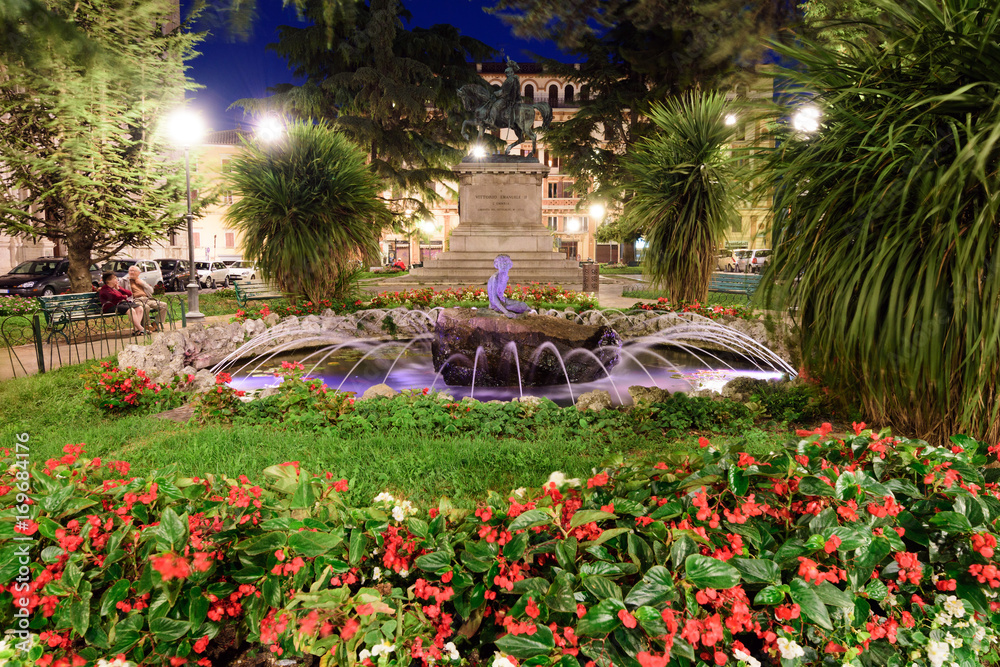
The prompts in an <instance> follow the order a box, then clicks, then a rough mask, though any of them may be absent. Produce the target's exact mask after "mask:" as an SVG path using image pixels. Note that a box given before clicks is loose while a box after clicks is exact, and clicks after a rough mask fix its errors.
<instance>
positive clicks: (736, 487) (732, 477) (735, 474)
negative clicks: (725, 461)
mask: <svg viewBox="0 0 1000 667" xmlns="http://www.w3.org/2000/svg"><path fill="white" fill-rule="evenodd" d="M729 487H730V490H731V491H732V492H733V493H734V494H736V495H737V496H742V495H744V494H745V493H746V492H747V489H748V488H750V477H749V476H748V475H747V473H746V471H745V470H742V469H740V468H738V467H737V466H735V465H730V466H729Z"/></svg>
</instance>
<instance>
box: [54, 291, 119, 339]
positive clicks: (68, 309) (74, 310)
mask: <svg viewBox="0 0 1000 667" xmlns="http://www.w3.org/2000/svg"><path fill="white" fill-rule="evenodd" d="M38 301H39V303H40V304H41V306H42V313H43V314H44V315H45V325H46V329H47V330H48V333H49V335H48V337H47V338H46V339H45V340H46V342H49V341H50V340H52V337H53V336H55V335H57V334H58V335H60V336H62V337H63V338H64V339H65V340H66V342H67V343H69V327H70V326H71V325H72V324H73V323H75V322H84V321H87V322H89V321H94V320H101V319H104V318H109V317H115V316H116V315H117V313H115V311H113V310H112V311H111V312H110V313H105V312H104V311H103V309H102V308H101V300H100V299H99V298H98V296H97V292H84V293H79V294H56V295H53V296H40V297H38Z"/></svg>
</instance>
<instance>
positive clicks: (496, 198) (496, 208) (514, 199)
mask: <svg viewBox="0 0 1000 667" xmlns="http://www.w3.org/2000/svg"><path fill="white" fill-rule="evenodd" d="M472 198H473V199H475V200H476V210H478V211H480V212H482V213H486V212H504V213H506V212H508V211H512V210H514V209H516V208H520V207H523V206H524V204H525V203H526V202H527V201H528V200H529V199H530V197H529V196H528V195H521V194H515V195H495V194H494V195H484V194H475V195H473V196H472Z"/></svg>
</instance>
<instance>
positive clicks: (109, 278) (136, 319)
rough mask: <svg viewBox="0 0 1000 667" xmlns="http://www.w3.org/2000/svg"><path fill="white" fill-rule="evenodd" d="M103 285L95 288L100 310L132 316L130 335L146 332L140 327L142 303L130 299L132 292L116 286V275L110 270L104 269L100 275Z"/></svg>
mask: <svg viewBox="0 0 1000 667" xmlns="http://www.w3.org/2000/svg"><path fill="white" fill-rule="evenodd" d="M101 280H102V281H103V282H104V285H102V286H101V289H99V290H97V298H98V299H100V300H101V310H102V311H103V312H105V313H112V312H114V313H118V314H119V315H124V314H125V313H128V314H129V316H131V318H132V326H133V327H134V328H133V329H132V335H133V336H138V335H140V334H144V333H146V330H145V329H143V328H142V313H143V309H142V304H141V303H136V302H135V301H133V300H132V292H130V291H129V290H127V289H124V288H122V287H119V286H118V276H116V275H115V274H114V273H112V272H111V271H105V272H104V275H103V276H101Z"/></svg>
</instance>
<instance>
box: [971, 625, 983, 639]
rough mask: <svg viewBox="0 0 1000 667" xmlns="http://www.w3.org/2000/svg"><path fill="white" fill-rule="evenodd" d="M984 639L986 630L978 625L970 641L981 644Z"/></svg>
mask: <svg viewBox="0 0 1000 667" xmlns="http://www.w3.org/2000/svg"><path fill="white" fill-rule="evenodd" d="M984 639H986V628H984V627H983V626H981V625H980V626H979V627H978V628H976V633H975V634H974V635H972V640H973V641H975V642H981V641H983V640H984Z"/></svg>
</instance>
